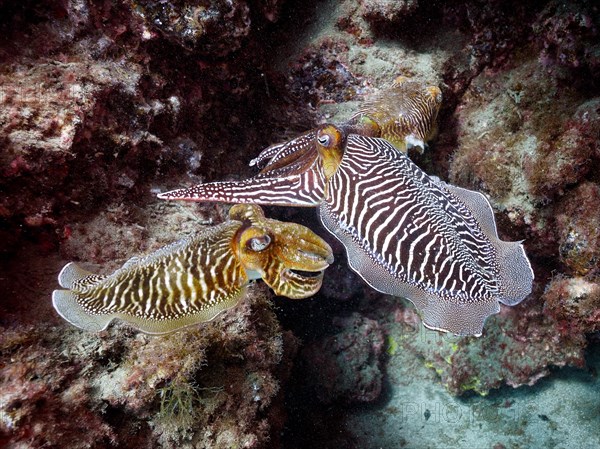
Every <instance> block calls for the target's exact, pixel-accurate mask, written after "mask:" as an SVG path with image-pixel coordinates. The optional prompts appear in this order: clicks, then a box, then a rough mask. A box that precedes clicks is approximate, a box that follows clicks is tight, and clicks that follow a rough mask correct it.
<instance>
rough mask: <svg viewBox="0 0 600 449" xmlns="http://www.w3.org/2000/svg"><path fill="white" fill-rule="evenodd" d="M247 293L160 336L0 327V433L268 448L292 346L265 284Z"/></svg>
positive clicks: (18, 438)
mask: <svg viewBox="0 0 600 449" xmlns="http://www.w3.org/2000/svg"><path fill="white" fill-rule="evenodd" d="M251 291H252V293H251V294H250V295H249V297H248V298H247V300H246V301H245V302H243V303H242V304H241V305H240V306H239V307H237V308H236V309H234V310H233V311H231V312H229V313H227V314H225V315H223V317H222V319H219V320H215V321H214V322H212V323H209V324H207V325H205V326H203V327H196V328H193V329H188V330H184V331H181V332H179V333H175V334H171V335H169V336H168V337H164V338H152V337H148V336H145V335H142V334H136V333H134V332H132V331H131V330H130V329H129V328H127V327H125V326H114V327H113V328H111V329H109V330H108V331H106V332H104V333H102V334H101V335H99V336H98V335H93V334H82V333H81V332H79V331H76V330H73V329H67V330H65V329H63V328H58V327H53V326H38V327H35V328H34V327H26V328H21V329H11V328H3V329H2V337H1V338H0V354H1V356H2V359H3V360H5V361H7V360H10V363H4V362H3V364H2V368H1V369H0V382H1V383H2V385H3V388H2V393H1V398H0V404H1V408H2V409H1V412H0V415H1V416H2V420H1V422H0V432H1V435H2V436H1V437H0V441H3V442H4V443H5V444H9V445H10V444H13V445H16V444H18V442H22V441H28V442H29V444H31V445H32V447H41V446H42V445H43V444H46V445H50V446H51V447H69V448H84V447H86V448H90V447H106V446H107V445H114V446H117V447H131V446H132V445H133V446H136V447H157V446H159V447H203V448H213V447H214V448H223V447H231V446H237V447H247V448H257V447H265V442H266V441H268V440H269V438H276V435H277V430H276V429H277V427H278V426H280V425H281V420H280V419H279V418H277V419H272V416H275V417H277V416H279V415H281V414H282V413H283V410H282V402H281V401H280V397H279V396H278V392H279V390H280V385H281V382H282V381H283V380H284V379H285V378H286V377H287V375H288V373H287V371H288V370H287V368H286V366H287V363H286V361H287V360H290V359H291V357H293V355H294V353H295V348H296V346H297V343H296V340H295V338H294V337H293V336H292V335H291V334H290V333H288V332H282V330H281V328H280V327H279V324H278V322H277V320H276V318H275V316H274V314H273V312H272V311H271V309H270V305H269V304H270V301H269V294H268V291H267V289H266V288H264V287H259V286H258V285H257V286H255V288H253V289H252V290H251ZM57 349H60V351H61V352H60V353H58V354H57ZM72 413H75V414H76V415H71V414H72ZM73 416H77V417H78V418H77V419H73ZM217 416H218V417H219V419H215V417H217ZM140 429H143V430H144V431H143V432H139V430H140ZM182 445H183V446H182Z"/></svg>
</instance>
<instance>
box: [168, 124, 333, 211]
mask: <svg viewBox="0 0 600 449" xmlns="http://www.w3.org/2000/svg"><path fill="white" fill-rule="evenodd" d="M315 136H316V133H315V132H314V131H311V132H309V133H307V134H305V135H302V136H299V137H297V138H295V139H293V140H292V141H290V142H287V143H285V144H280V145H275V146H273V147H269V148H267V149H266V150H264V151H263V152H262V153H261V154H260V155H259V156H258V158H257V159H254V161H255V162H254V164H256V165H263V164H265V161H267V159H268V158H270V160H269V161H268V162H267V163H266V165H265V167H264V168H263V170H262V171H261V172H260V173H259V174H258V175H257V176H255V177H254V178H251V179H247V180H244V181H238V182H227V181H224V182H211V183H207V184H198V185H195V186H193V187H190V188H187V189H178V190H173V191H170V192H165V193H161V194H159V195H158V197H159V198H161V199H165V200H186V201H198V200H201V201H215V202H225V203H242V204H244V203H247V204H261V205H271V206H290V205H292V206H306V207H311V206H312V207H314V206H317V205H318V204H319V203H320V202H321V201H322V200H323V197H324V189H325V183H326V177H325V174H324V171H323V166H322V164H320V163H319V160H318V158H319V154H318V151H317V147H316V145H315V138H316V137H315Z"/></svg>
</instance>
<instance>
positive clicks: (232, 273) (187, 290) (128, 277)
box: [52, 205, 333, 334]
mask: <svg viewBox="0 0 600 449" xmlns="http://www.w3.org/2000/svg"><path fill="white" fill-rule="evenodd" d="M332 262H333V255H332V251H331V248H330V246H329V245H328V244H327V243H326V242H325V241H324V240H323V239H321V238H320V237H318V236H317V235H316V234H315V233H313V232H312V231H311V230H310V229H308V228H306V227H304V226H301V225H299V224H296V223H287V222H281V221H277V220H273V219H269V218H265V216H264V214H263V211H262V209H261V208H260V207H259V206H255V205H236V206H233V207H232V208H231V210H230V212H229V220H227V221H226V222H225V223H222V224H220V225H217V226H214V227H211V228H208V229H206V230H204V231H201V232H199V233H198V234H196V235H194V236H192V237H189V238H187V239H185V240H182V241H179V242H176V243H173V244H171V245H168V246H166V247H164V248H162V249H160V250H158V251H156V252H154V253H152V254H149V255H147V256H145V257H141V258H138V257H134V258H132V259H130V260H129V261H127V262H126V263H125V265H123V267H122V268H120V269H118V270H117V271H115V272H114V273H112V274H110V275H96V274H92V273H90V272H88V271H86V270H84V269H82V268H80V267H79V266H77V265H76V264H74V263H73V262H71V263H69V264H67V265H66V266H65V267H64V268H63V269H62V271H61V272H60V274H59V275H58V282H59V284H60V285H61V287H63V288H65V289H67V290H55V291H54V292H53V294H52V302H53V305H54V308H55V309H56V311H57V312H58V313H59V314H60V316H62V317H63V318H64V319H65V320H67V321H68V322H70V323H71V324H73V325H75V326H77V327H79V328H81V329H84V330H87V331H100V330H103V329H106V328H107V327H108V325H109V324H110V323H111V322H112V321H113V320H114V319H120V320H123V321H125V322H127V323H129V324H131V325H133V326H134V327H136V328H138V329H139V330H141V331H143V332H146V333H148V334H164V333H168V332H173V331H176V330H178V329H181V328H183V327H186V326H190V325H193V324H197V323H202V322H206V321H210V320H212V319H213V318H214V317H215V316H217V315H218V314H219V313H221V312H223V311H224V310H226V309H229V308H231V307H233V306H235V305H236V304H237V303H238V302H239V301H240V300H241V299H242V298H243V297H244V295H245V292H246V289H247V287H248V285H249V283H250V281H251V280H253V279H261V278H262V279H263V280H264V282H265V283H266V284H267V285H269V286H270V287H271V288H272V289H273V291H274V292H275V293H276V294H277V295H281V296H287V297H289V298H293V299H300V298H306V297H308V296H311V295H313V294H315V293H316V292H317V291H318V290H319V289H320V288H321V284H322V281H323V272H324V270H325V269H326V268H327V267H328V266H329V265H330V264H331V263H332Z"/></svg>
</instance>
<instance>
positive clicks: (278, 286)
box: [229, 204, 333, 299]
mask: <svg viewBox="0 0 600 449" xmlns="http://www.w3.org/2000/svg"><path fill="white" fill-rule="evenodd" d="M229 217H230V218H231V219H233V220H239V221H241V222H243V223H244V225H243V226H242V227H241V228H240V231H239V232H238V235H237V237H236V239H234V243H233V250H234V251H235V253H236V254H237V256H238V259H239V260H240V262H241V264H242V266H243V267H244V269H245V270H246V273H248V277H249V278H251V279H257V278H262V279H263V281H264V282H265V283H266V284H267V285H269V287H271V288H272V289H273V291H274V292H275V294H277V295H280V296H287V297H288V298H292V299H301V298H307V297H309V296H312V295H314V294H315V293H316V292H317V291H319V289H320V288H321V284H322V282H323V272H324V270H325V269H326V268H327V267H328V266H329V265H330V264H331V263H333V252H332V250H331V247H330V246H329V245H328V244H327V242H325V241H324V240H323V239H322V238H320V237H319V236H318V235H316V234H315V233H314V232H312V231H311V230H310V229H308V228H307V227H305V226H302V225H299V224H296V223H288V222H282V221H278V220H273V219H269V218H265V216H264V214H263V211H262V209H261V208H260V207H259V206H256V205H248V204H238V205H235V206H233V207H232V208H231V210H230V212H229Z"/></svg>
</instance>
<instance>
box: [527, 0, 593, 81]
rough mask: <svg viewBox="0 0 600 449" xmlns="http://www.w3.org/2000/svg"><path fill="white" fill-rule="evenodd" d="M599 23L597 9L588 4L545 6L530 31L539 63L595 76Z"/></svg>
mask: <svg viewBox="0 0 600 449" xmlns="http://www.w3.org/2000/svg"><path fill="white" fill-rule="evenodd" d="M599 23H600V16H599V13H598V8H596V7H594V6H592V5H591V4H590V3H589V2H586V1H573V2H557V1H551V2H548V4H547V5H546V7H545V8H544V10H543V11H542V12H541V14H540V15H539V16H538V18H537V21H536V23H534V25H533V27H532V28H533V32H534V33H535V36H536V41H537V43H538V46H539V47H540V48H541V53H540V59H541V61H542V63H543V64H544V65H546V66H548V67H552V66H555V65H556V66H559V67H564V68H567V69H571V70H575V71H579V72H583V74H584V76H586V77H587V76H588V75H591V76H592V77H595V76H598V69H599V68H600V44H598V33H599V32H600V30H599V28H598V25H599ZM558 75H559V76H561V75H564V74H562V73H558Z"/></svg>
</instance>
